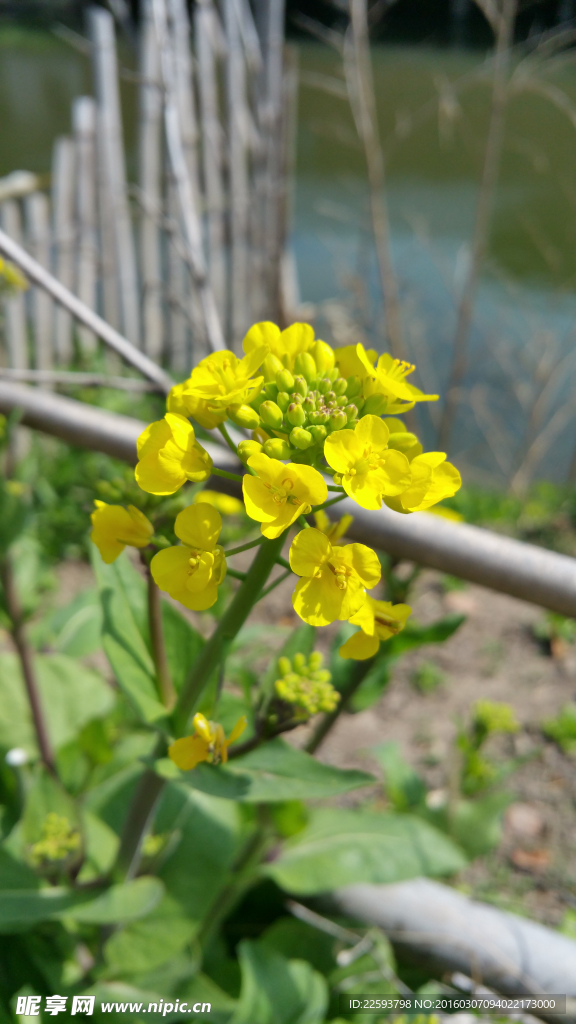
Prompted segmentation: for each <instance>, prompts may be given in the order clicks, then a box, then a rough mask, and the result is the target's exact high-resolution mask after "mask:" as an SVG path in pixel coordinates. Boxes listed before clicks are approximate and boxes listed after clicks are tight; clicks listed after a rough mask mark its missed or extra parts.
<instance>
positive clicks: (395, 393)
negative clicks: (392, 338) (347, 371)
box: [356, 344, 438, 412]
mask: <svg viewBox="0 0 576 1024" xmlns="http://www.w3.org/2000/svg"><path fill="white" fill-rule="evenodd" d="M356 355H357V356H358V359H359V360H360V362H361V363H362V365H363V367H364V374H365V375H366V376H367V377H369V378H373V379H374V388H373V389H372V390H371V389H368V390H366V388H365V389H364V396H365V397H367V396H368V395H369V394H370V393H374V394H383V395H386V396H388V397H390V398H392V399H397V400H398V401H400V402H409V403H410V406H412V405H413V404H414V402H435V401H436V400H437V399H438V395H425V394H424V393H423V392H422V391H420V389H419V388H416V387H414V385H413V384H408V383H407V381H406V377H407V376H408V375H409V374H411V373H413V371H414V370H415V369H416V367H415V366H413V365H412V363H406V362H403V361H401V360H400V359H393V358H392V356H391V355H389V354H388V353H387V352H386V353H384V355H382V356H380V358H379V360H378V362H377V363H376V365H375V366H373V365H372V363H371V361H370V359H369V357H368V353H367V352H366V350H365V348H364V346H363V345H360V344H359V345H357V346H356ZM389 411H390V412H392V411H393V410H392V409H389ZM398 411H399V410H398Z"/></svg>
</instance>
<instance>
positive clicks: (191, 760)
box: [168, 736, 208, 772]
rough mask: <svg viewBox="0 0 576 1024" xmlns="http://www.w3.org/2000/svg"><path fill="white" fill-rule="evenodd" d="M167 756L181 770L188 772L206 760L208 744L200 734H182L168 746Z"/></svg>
mask: <svg viewBox="0 0 576 1024" xmlns="http://www.w3.org/2000/svg"><path fill="white" fill-rule="evenodd" d="M168 757H169V758H170V760H171V761H173V762H174V764H176V765H178V768H180V769H181V770H182V771H183V772H189V771H192V769H193V768H195V767H196V765H197V764H200V761H206V760H207V758H208V744H207V742H206V740H204V739H202V737H201V736H184V737H183V738H182V739H180V740H176V741H175V743H172V744H171V745H170V746H169V747H168Z"/></svg>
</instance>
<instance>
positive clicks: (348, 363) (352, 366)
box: [334, 345, 377, 379]
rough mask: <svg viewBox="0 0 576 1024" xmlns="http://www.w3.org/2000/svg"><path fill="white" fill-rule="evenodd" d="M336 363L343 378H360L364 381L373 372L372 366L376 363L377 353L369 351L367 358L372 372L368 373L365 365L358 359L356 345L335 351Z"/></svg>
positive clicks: (372, 350)
mask: <svg viewBox="0 0 576 1024" xmlns="http://www.w3.org/2000/svg"><path fill="white" fill-rule="evenodd" d="M334 355H335V356H336V363H337V364H338V369H339V370H340V376H341V377H360V379H362V378H363V377H365V376H366V373H367V372H370V373H371V372H372V366H373V364H374V363H375V361H376V357H377V353H376V352H375V351H374V349H372V348H371V349H368V351H367V352H366V357H367V359H368V365H369V367H370V370H369V371H367V370H366V367H365V365H364V363H363V362H362V361H361V360H360V359H359V358H358V355H357V353H356V345H345V346H344V347H342V348H336V349H334Z"/></svg>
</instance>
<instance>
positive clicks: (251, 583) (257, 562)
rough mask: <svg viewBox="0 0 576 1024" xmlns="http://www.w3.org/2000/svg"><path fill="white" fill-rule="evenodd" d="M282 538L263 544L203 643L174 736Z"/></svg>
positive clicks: (271, 565)
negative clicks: (211, 632) (221, 615)
mask: <svg viewBox="0 0 576 1024" xmlns="http://www.w3.org/2000/svg"><path fill="white" fill-rule="evenodd" d="M283 543H284V536H283V535H282V536H280V537H277V538H276V539H275V540H266V541H265V542H264V543H262V544H261V545H260V547H259V548H258V553H257V555H256V557H255V559H254V561H253V562H252V565H251V566H250V569H249V570H248V573H247V574H246V579H245V580H244V581H243V583H242V585H241V586H240V587H239V588H238V590H237V591H236V594H235V596H234V599H233V601H232V603H231V604H230V606H229V607H228V609H227V610H226V612H225V613H224V616H223V617H222V619H221V620H220V622H219V623H218V626H217V627H216V629H215V630H214V632H213V634H212V636H211V637H210V639H209V640H208V641H207V642H206V643H205V645H204V647H203V648H202V651H201V652H200V655H199V656H198V658H197V659H196V661H195V663H194V665H193V667H192V671H191V673H190V675H189V676H188V679H187V680H186V682H185V684H184V687H183V689H182V692H181V694H180V697H179V699H178V703H177V704H176V707H175V709H174V714H173V728H174V733H175V735H176V736H182V735H183V734H184V733H185V730H186V726H187V724H188V720H189V718H190V715H191V713H192V711H193V710H194V707H195V705H196V703H197V701H198V698H199V697H200V694H201V693H202V690H203V689H204V687H205V686H206V685H207V683H208V680H209V679H210V676H211V675H212V673H213V672H214V670H215V668H216V667H217V666H218V663H219V661H220V660H221V657H222V651H223V650H226V648H227V646H228V644H229V643H230V641H231V640H233V639H234V638H235V636H236V635H237V634H238V633H239V631H240V630H241V628H242V626H243V625H244V623H245V622H246V619H247V618H248V616H249V614H250V612H251V611H252V608H253V607H254V605H255V604H256V602H257V601H258V599H259V597H260V593H261V591H262V589H263V587H264V585H265V583H266V580H267V579H268V577H269V575H270V573H271V571H272V569H273V568H274V565H275V563H276V559H277V557H278V555H279V554H280V551H281V550H282V545H283Z"/></svg>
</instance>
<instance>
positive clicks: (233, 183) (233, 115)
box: [224, 0, 249, 349]
mask: <svg viewBox="0 0 576 1024" xmlns="http://www.w3.org/2000/svg"><path fill="white" fill-rule="evenodd" d="M224 30H225V33H226V43H227V50H228V53H227V61H226V100H227V104H226V105H227V121H228V180H229V194H230V240H231V246H230V256H231V260H230V298H231V311H230V333H231V338H232V345H233V347H235V348H236V349H239V347H240V344H241V342H242V338H243V337H244V335H245V333H246V331H247V329H248V326H249V324H248V301H247V300H248V287H247V285H248V151H247V138H246V127H247V113H246V103H247V100H246V68H245V64H244V54H243V52H242V40H241V30H240V18H239V12H238V5H237V3H236V0H225V2H224Z"/></svg>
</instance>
